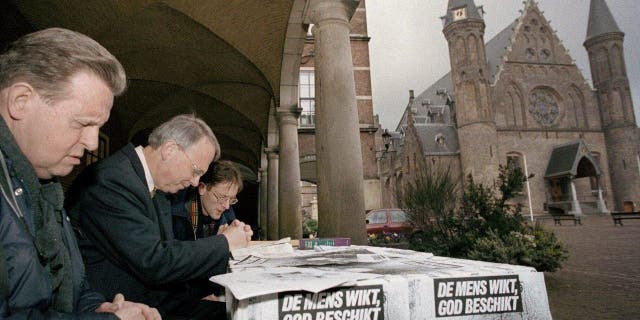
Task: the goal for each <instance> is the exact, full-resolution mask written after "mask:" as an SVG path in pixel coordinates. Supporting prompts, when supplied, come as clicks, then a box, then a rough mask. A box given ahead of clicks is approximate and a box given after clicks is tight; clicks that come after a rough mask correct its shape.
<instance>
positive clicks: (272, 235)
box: [264, 148, 280, 240]
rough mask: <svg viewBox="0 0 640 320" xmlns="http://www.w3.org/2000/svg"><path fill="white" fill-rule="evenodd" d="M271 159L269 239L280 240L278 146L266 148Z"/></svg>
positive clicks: (268, 192)
mask: <svg viewBox="0 0 640 320" xmlns="http://www.w3.org/2000/svg"><path fill="white" fill-rule="evenodd" d="M264 152H266V153H267V159H268V160H269V161H268V163H269V167H268V168H267V170H268V171H267V208H268V213H267V216H268V218H267V219H268V221H267V239H268V240H278V239H280V234H279V232H278V162H279V161H278V158H279V155H278V148H265V149H264Z"/></svg>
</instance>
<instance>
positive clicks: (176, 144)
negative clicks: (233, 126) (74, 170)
mask: <svg viewBox="0 0 640 320" xmlns="http://www.w3.org/2000/svg"><path fill="white" fill-rule="evenodd" d="M219 157H220V147H219V144H218V141H217V139H216V137H215V135H214V134H213V132H212V131H211V129H210V128H209V126H208V125H207V124H206V123H205V122H204V121H202V120H201V119H199V118H197V117H196V116H194V115H179V116H176V117H174V118H173V119H171V120H169V121H167V122H165V123H163V124H162V125H160V126H159V127H158V128H156V129H155V130H154V131H153V132H152V133H151V135H150V136H149V145H148V146H146V147H142V146H139V147H136V148H134V146H133V145H131V144H129V145H127V146H125V147H124V148H123V149H121V150H120V151H118V152H116V153H115V154H113V155H112V156H110V157H109V158H107V159H105V160H103V161H101V162H99V163H97V165H95V166H92V167H90V168H88V169H87V170H85V172H83V173H82V175H81V177H80V178H79V179H77V180H76V182H75V183H74V186H73V187H72V190H74V191H76V193H75V194H77V195H78V196H77V197H76V198H75V199H71V201H70V202H68V207H69V209H70V215H71V218H72V219H73V220H74V224H75V225H76V226H77V232H78V237H79V241H80V248H81V251H82V255H83V257H84V259H85V262H86V269H87V270H86V271H87V276H88V279H89V282H90V283H91V285H92V286H93V287H94V288H95V289H96V290H98V291H100V292H102V293H111V292H115V291H117V290H119V291H122V292H123V293H124V294H125V296H127V297H128V298H130V299H134V300H139V301H141V302H144V303H147V304H149V305H150V306H154V307H157V308H158V310H159V311H160V313H161V314H162V316H163V318H166V319H213V318H216V317H224V304H223V303H220V302H211V301H207V300H202V298H204V296H192V295H191V294H190V292H189V290H188V289H187V288H186V285H185V283H186V282H188V281H190V280H194V279H208V278H209V277H211V276H213V275H216V274H221V273H224V272H226V269H227V262H228V258H229V251H230V250H233V249H235V248H239V247H244V246H246V245H248V243H249V241H250V240H251V235H252V231H251V228H250V227H249V226H248V225H244V223H242V222H240V221H237V220H236V221H235V222H234V223H232V224H231V225H230V226H229V227H228V228H226V229H225V230H224V231H223V232H222V233H220V234H219V235H216V236H212V237H208V238H203V239H198V240H196V241H178V240H175V239H174V236H173V229H172V225H171V204H170V202H169V200H168V199H167V197H166V194H172V193H176V192H178V191H179V190H181V189H183V188H186V187H188V186H190V185H191V186H194V187H195V186H197V185H198V182H199V178H200V176H202V174H204V173H205V171H206V169H207V168H208V167H209V165H210V164H211V162H212V161H214V160H217V159H218V158H219ZM156 191H158V192H156Z"/></svg>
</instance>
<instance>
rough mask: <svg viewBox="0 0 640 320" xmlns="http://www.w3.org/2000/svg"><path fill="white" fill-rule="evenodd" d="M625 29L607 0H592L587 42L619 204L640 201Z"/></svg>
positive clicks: (634, 122)
mask: <svg viewBox="0 0 640 320" xmlns="http://www.w3.org/2000/svg"><path fill="white" fill-rule="evenodd" d="M623 42H624V33H623V32H622V31H620V28H619V27H618V24H617V23H616V21H615V20H614V18H613V16H612V15H611V11H609V8H608V7H607V4H606V2H605V1H604V0H591V7H590V11H589V24H588V27H587V37H586V41H585V42H584V46H585V48H586V49H587V52H588V53H589V61H590V64H591V76H592V78H593V86H594V88H595V89H596V95H597V97H598V104H599V106H600V115H601V118H602V127H603V128H602V129H603V131H604V136H605V142H606V145H607V156H608V160H609V172H610V173H611V184H612V185H613V186H614V188H613V189H614V190H616V192H615V194H614V200H615V207H616V209H617V210H621V209H622V204H623V202H624V201H634V202H637V201H640V174H639V171H638V170H639V168H638V160H637V159H638V154H639V153H638V135H637V125H636V120H635V114H634V111H633V102H632V100H631V90H630V88H629V79H628V78H627V70H626V67H625V61H624V47H623Z"/></svg>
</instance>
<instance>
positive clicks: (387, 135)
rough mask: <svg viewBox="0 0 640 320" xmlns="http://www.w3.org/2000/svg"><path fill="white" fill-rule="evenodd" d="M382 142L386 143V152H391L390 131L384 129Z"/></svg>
mask: <svg viewBox="0 0 640 320" xmlns="http://www.w3.org/2000/svg"><path fill="white" fill-rule="evenodd" d="M382 142H383V143H384V152H387V151H389V145H390V144H391V134H390V133H389V129H384V132H383V133H382Z"/></svg>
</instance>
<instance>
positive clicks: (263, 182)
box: [258, 167, 269, 240]
mask: <svg viewBox="0 0 640 320" xmlns="http://www.w3.org/2000/svg"><path fill="white" fill-rule="evenodd" d="M258 174H259V175H260V196H259V197H260V220H259V221H260V240H266V239H267V230H269V222H268V221H269V220H268V217H269V205H268V204H269V201H268V200H267V197H268V195H267V194H268V190H269V184H268V182H267V179H268V177H269V175H268V174H267V168H264V167H263V168H260V169H258Z"/></svg>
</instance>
